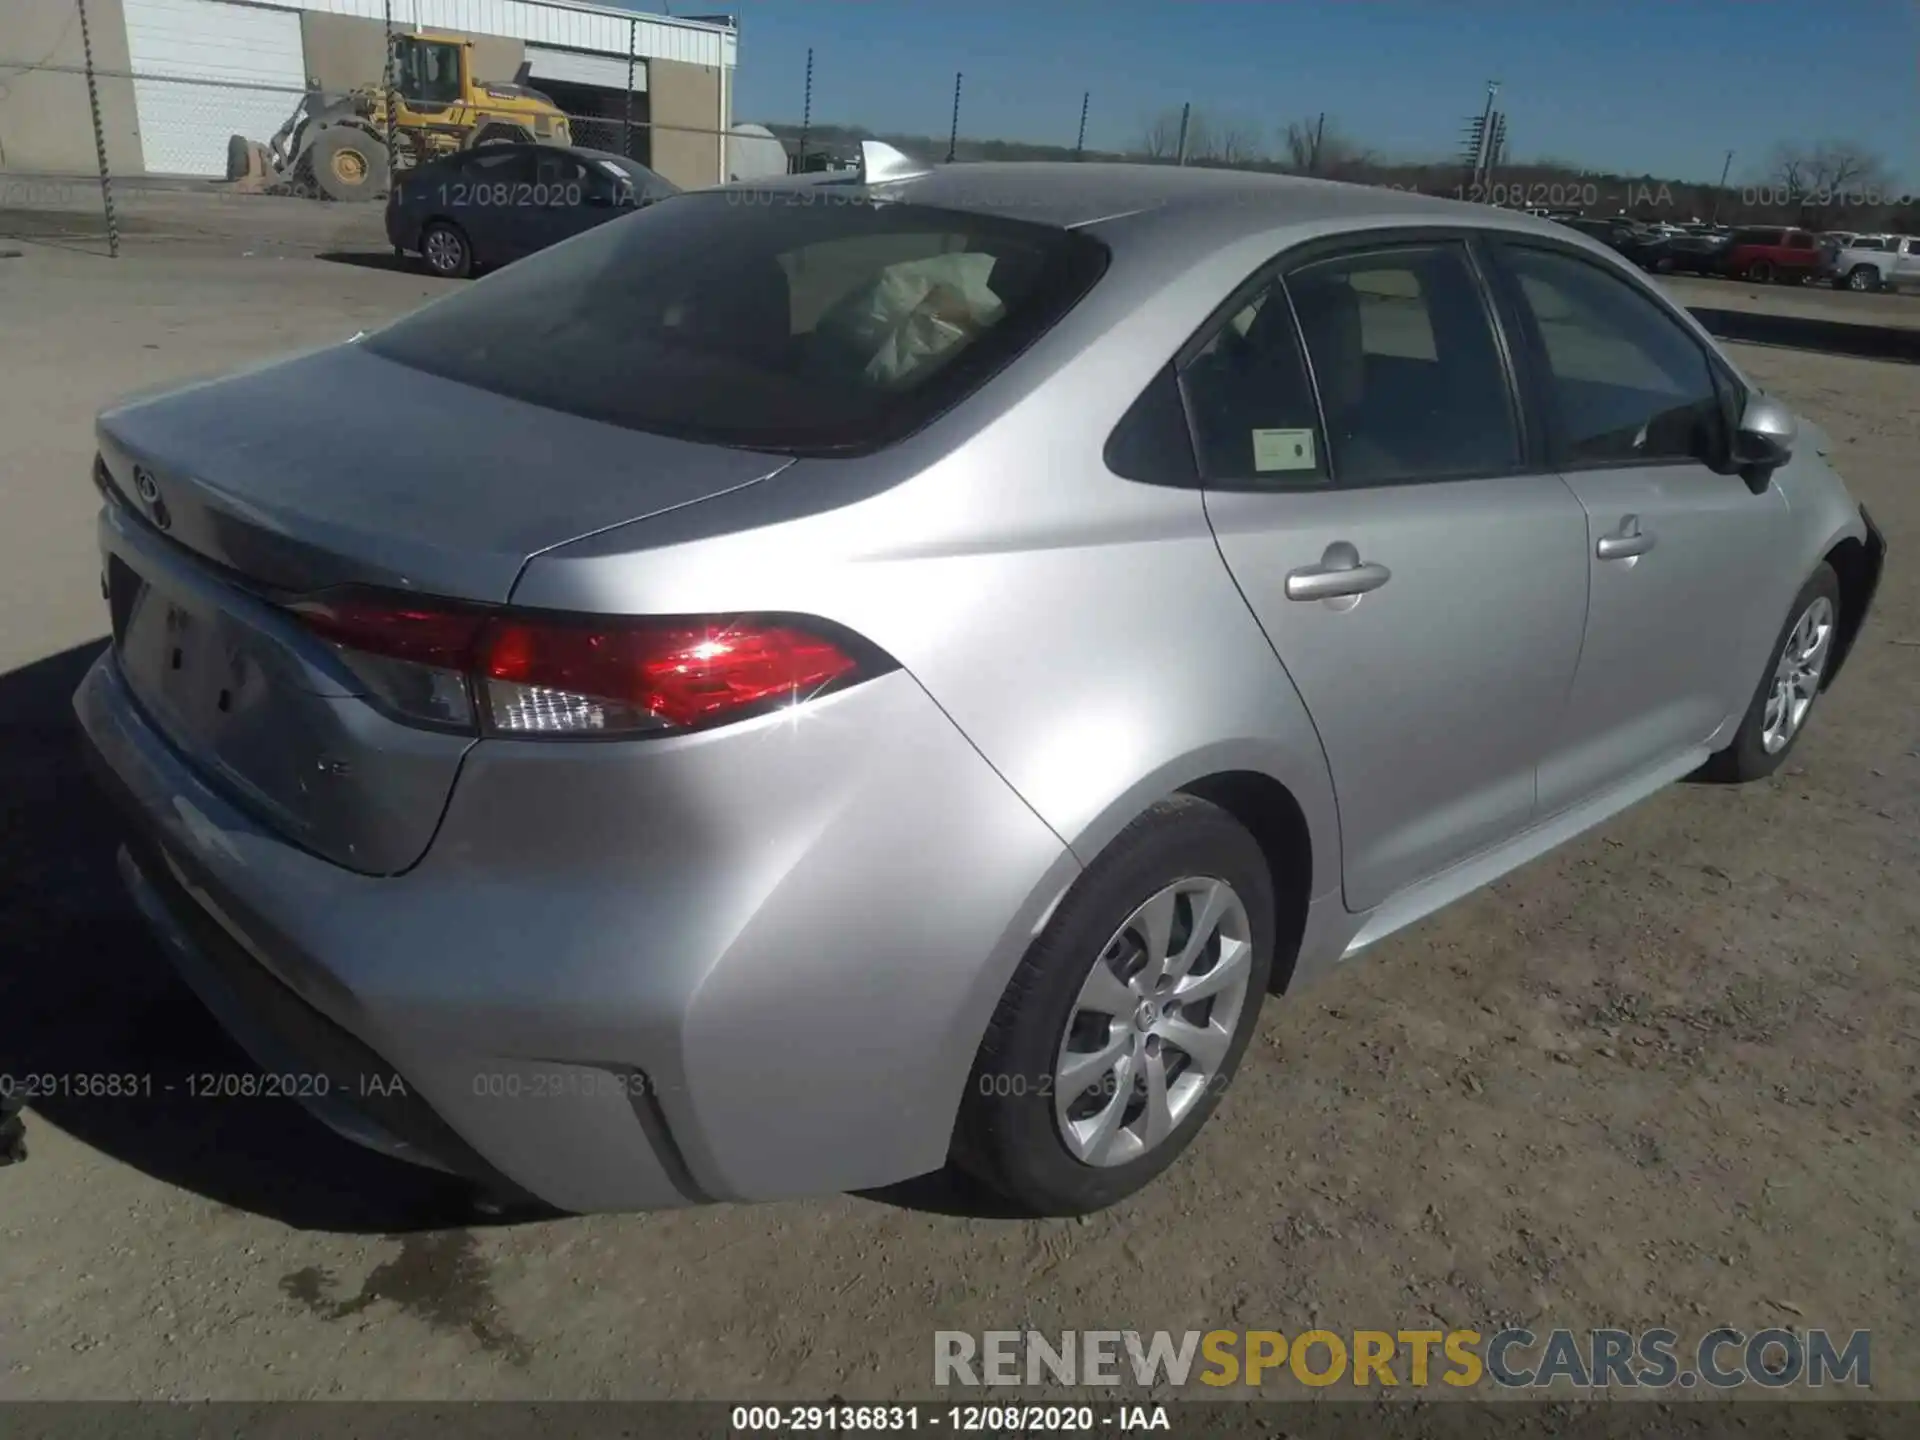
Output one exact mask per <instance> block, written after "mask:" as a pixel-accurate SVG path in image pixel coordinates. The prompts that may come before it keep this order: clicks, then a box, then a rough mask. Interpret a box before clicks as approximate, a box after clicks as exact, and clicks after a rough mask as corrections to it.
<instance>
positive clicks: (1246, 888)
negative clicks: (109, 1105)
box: [953, 795, 1274, 1215]
mask: <svg viewBox="0 0 1920 1440" xmlns="http://www.w3.org/2000/svg"><path fill="white" fill-rule="evenodd" d="M1202 876H1205V877H1212V878H1216V879H1221V880H1224V881H1226V882H1227V884H1229V885H1230V886H1232V887H1233V890H1234V891H1235V893H1236V894H1237V895H1238V896H1239V898H1240V900H1241V903H1242V905H1243V906H1244V907H1245V911H1246V916H1247V921H1248V930H1249V934H1250V941H1251V946H1252V957H1251V962H1250V971H1249V977H1248V984H1247V993H1246V998H1245V1000H1244V1001H1243V1002H1242V1004H1241V1009H1240V1015H1239V1019H1238V1022H1237V1023H1236V1025H1235V1026H1234V1030H1233V1035H1232V1039H1231V1041H1230V1043H1229V1044H1228V1046H1227V1049H1226V1051H1225V1054H1224V1057H1223V1059H1222V1062H1221V1065H1220V1068H1219V1070H1218V1071H1217V1072H1216V1074H1215V1076H1214V1077H1213V1078H1212V1079H1211V1080H1209V1081H1208V1082H1207V1084H1206V1088H1205V1091H1204V1092H1203V1093H1202V1094H1201V1095H1200V1096H1199V1097H1198V1098H1197V1099H1196V1100H1195V1101H1194V1102H1193V1105H1192V1108H1191V1109H1190V1110H1189V1111H1188V1112H1187V1113H1186V1114H1185V1115H1184V1116H1183V1117H1182V1118H1181V1120H1180V1121H1179V1123H1178V1124H1177V1125H1176V1126H1175V1128H1174V1129H1173V1130H1172V1132H1171V1133H1170V1134H1168V1135H1167V1137H1166V1138H1165V1139H1163V1140H1161V1141H1160V1142H1159V1143H1158V1144H1157V1145H1156V1146H1154V1147H1153V1148H1152V1149H1150V1150H1148V1151H1147V1152H1146V1153H1145V1154H1142V1155H1139V1156H1137V1157H1136V1158H1134V1159H1133V1160H1130V1161H1127V1162H1125V1163H1122V1164H1118V1165H1111V1166H1097V1165H1091V1164H1088V1163H1086V1162H1085V1161H1082V1160H1080V1159H1078V1158H1077V1157H1076V1156H1074V1155H1073V1153H1072V1152H1071V1151H1069V1150H1068V1149H1067V1146H1066V1143H1065V1141H1064V1140H1063V1139H1062V1138H1061V1135H1060V1131H1059V1129H1058V1125H1057V1122H1056V1120H1055V1117H1054V1097H1053V1094H1052V1086H1053V1083H1054V1070H1055V1062H1056V1060H1057V1059H1058V1055H1059V1049H1060V1045H1061V1041H1062V1037H1063V1036H1064V1035H1065V1034H1066V1031H1067V1025H1068V1023H1069V1021H1070V1020H1072V1019H1073V1016H1074V1013H1075V1006H1076V1002H1077V1001H1078V999H1079V996H1080V990H1081V986H1082V985H1083V984H1084V983H1085V981H1086V979H1087V977H1088V976H1089V975H1090V974H1091V973H1092V969H1093V966H1094V965H1095V964H1097V963H1098V964H1104V963H1106V961H1105V960H1104V958H1103V955H1104V954H1105V953H1108V952H1109V951H1110V946H1111V943H1112V942H1114V941H1115V940H1117V939H1119V935H1118V932H1119V931H1120V930H1121V927H1122V926H1124V925H1126V923H1127V921H1128V919H1129V917H1130V916H1132V915H1133V913H1134V911H1135V910H1136V909H1137V908H1138V907H1139V906H1141V905H1142V904H1143V903H1145V902H1146V901H1147V900H1148V899H1150V898H1152V897H1153V896H1154V895H1155V894H1156V893H1158V892H1159V891H1161V890H1163V889H1165V888H1167V887H1168V886H1170V885H1172V884H1174V883H1175V882H1177V881H1180V880H1183V879H1188V878H1195V877H1202ZM1189 923H1191V922H1190V921H1189ZM1273 945H1274V897H1273V881H1272V877H1271V875H1270V874H1269V872H1268V869H1267V861H1266V857H1265V855H1264V854H1263V853H1262V852H1261V849H1260V846H1259V845H1258V844H1257V843H1256V842H1255V841H1254V838H1253V837H1252V836H1251V835H1249V834H1248V833H1247V831H1246V830H1245V829H1244V828H1242V827H1241V826H1240V825H1239V823H1238V822H1236V821H1235V820H1234V819H1233V818H1232V817H1231V816H1230V815H1228V814H1227V812H1226V811H1224V810H1222V809H1220V808H1219V807H1218V806H1216V805H1212V804H1210V803H1208V802H1207V801H1204V800H1200V799H1197V798H1195V797H1192V796H1186V795H1180V796H1174V797H1172V798H1171V799H1168V800H1163V801H1161V802H1160V803H1159V804H1157V805H1155V806H1154V807H1153V808H1152V809H1150V810H1148V811H1147V812H1146V813H1145V814H1144V815H1142V816H1140V817H1139V818H1138V819H1137V820H1135V821H1134V822H1133V823H1132V824H1131V825H1129V826H1128V827H1127V828H1126V829H1125V830H1124V831H1122V832H1121V833H1120V835H1119V836H1118V838H1116V839H1115V840H1114V842H1113V843H1112V844H1111V845H1110V846H1108V847H1107V849H1106V850H1105V851H1104V852H1103V853H1102V854H1101V855H1100V856H1099V858H1098V859H1096V860H1095V861H1094V862H1093V864H1092V865H1091V866H1089V867H1088V868H1087V871H1086V873H1085V874H1084V875H1082V876H1081V877H1080V879H1079V880H1078V881H1076V882H1075V884H1074V886H1073V888H1072V890H1070V891H1069V892H1068V894H1067V896H1066V898H1065V899H1064V900H1063V901H1061V903H1060V907H1059V909H1058V910H1057V911H1055V913H1054V916H1053V918H1052V919H1051V920H1050V921H1049V922H1048V924H1047V928H1046V930H1045V931H1044V932H1043V933H1042V934H1041V936H1040V937H1039V938H1038V939H1037V940H1035V941H1034V943H1033V946H1032V948H1031V949H1029V950H1028V952H1027V954H1026V956H1025V958H1024V959H1023V960H1022V961H1021V962H1020V968H1019V969H1018V970H1016V971H1015V972H1014V975H1013V978H1012V980H1010V981H1009V982H1008V984H1007V989H1006V993H1005V994H1004V995H1003V996H1002V997H1001V999H1000V1005H999V1008H998V1009H997V1010H995V1011H994V1015H993V1020H992V1022H991V1023H990V1024H989V1025H988V1026H987V1033H986V1036H985V1038H984V1039H983V1040H982V1041H981V1043H980V1050H979V1054H978V1056H977V1058H976V1059H975V1061H974V1067H973V1074H972V1075H971V1076H970V1077H969V1080H968V1085H967V1094H966V1097H965V1098H964V1100H963V1101H962V1102H961V1107H960V1117H959V1123H958V1125H957V1127H956V1130H955V1134H954V1146H953V1160H954V1162H955V1164H956V1165H957V1166H958V1167H959V1168H960V1169H961V1170H963V1171H965V1172H966V1173H967V1174H969V1175H971V1176H972V1177H973V1178H974V1179H976V1180H978V1181H980V1182H981V1183H983V1184H985V1185H986V1186H988V1187H989V1188H990V1189H992V1190H994V1191H996V1192H998V1193H999V1194H1000V1195H1001V1196H1003V1197H1005V1198H1006V1199H1007V1200H1009V1201H1011V1202H1012V1203H1013V1204H1014V1205H1015V1206H1017V1207H1018V1208H1020V1209H1021V1210H1023V1211H1025V1212H1027V1213H1029V1214H1033V1215H1084V1214H1087V1213H1089V1212H1091V1211H1095V1210H1100V1209H1103V1208H1105V1207H1106V1206H1108V1205H1112V1204H1113V1203H1115V1202H1116V1201H1118V1200H1121V1199H1124V1198H1125V1197H1126V1196H1128V1195H1131V1194H1133V1193H1134V1192H1135V1191H1137V1190H1139V1189H1140V1188H1142V1187H1143V1186H1145V1185H1146V1184H1147V1183H1148V1182H1149V1181H1150V1180H1152V1179H1153V1178H1154V1177H1155V1176H1156V1175H1158V1174H1159V1173H1160V1172H1161V1171H1163V1170H1165V1169H1166V1168H1167V1167H1168V1166H1169V1165H1171V1164H1172V1163H1173V1162H1174V1161H1175V1160H1176V1159H1177V1158H1179V1155H1180V1153H1181V1151H1183V1150H1184V1149H1185V1148H1186V1147H1187V1145H1188V1144H1189V1143H1190V1142H1191V1141H1192V1139H1193V1137H1194V1135H1196V1134H1197V1133H1198V1132H1199V1130H1200V1127H1201V1126H1202V1125H1204V1124H1205V1123H1206V1120H1207V1116H1208V1115H1210V1114H1211V1113H1212V1112H1213V1108H1214V1106H1215V1105H1217V1104H1218V1103H1219V1101H1220V1097H1221V1095H1222V1094H1223V1093H1224V1091H1225V1089H1226V1087H1227V1085H1228V1084H1229V1083H1230V1082H1231V1081H1232V1078H1233V1074H1234V1071H1235V1070H1236V1069H1237V1068H1238V1066H1239V1063H1240V1057H1241V1056H1242V1055H1243V1054H1244V1053H1245V1051H1246V1048H1247V1043H1248V1041H1249V1040H1250V1039H1251V1038H1252V1035H1253V1031H1254V1027H1255V1025H1256V1024H1257V1023H1258V1019H1259V1011H1260V1002H1261V1000H1262V999H1263V998H1264V997H1265V995H1266V991H1267V985H1268V982H1269V978H1270V977H1271V975H1272V971H1273Z"/></svg>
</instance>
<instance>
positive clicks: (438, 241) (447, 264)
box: [427, 230, 466, 275]
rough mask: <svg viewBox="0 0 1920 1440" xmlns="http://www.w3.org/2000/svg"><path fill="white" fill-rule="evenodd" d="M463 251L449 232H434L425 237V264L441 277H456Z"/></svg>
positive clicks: (457, 239) (457, 238)
mask: <svg viewBox="0 0 1920 1440" xmlns="http://www.w3.org/2000/svg"><path fill="white" fill-rule="evenodd" d="M465 249H466V247H465V246H463V245H462V244H461V243H460V237H459V236H458V235H455V234H454V233H453V232H452V231H451V230H435V231H434V232H433V233H432V234H431V235H429V236H427V264H428V265H430V266H432V267H433V269H435V270H436V271H438V272H439V273H440V274H442V275H457V274H459V273H460V265H461V262H462V261H463V260H464V259H465Z"/></svg>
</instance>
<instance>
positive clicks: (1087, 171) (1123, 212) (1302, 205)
mask: <svg viewBox="0 0 1920 1440" xmlns="http://www.w3.org/2000/svg"><path fill="white" fill-rule="evenodd" d="M821 185H833V186H835V187H846V188H847V189H848V190H849V191H850V192H852V193H853V194H856V195H860V196H863V197H872V198H874V199H891V200H898V201H903V202H907V203H912V204H921V205H933V206H939V207H941V208H944V209H951V210H964V211H970V212H975V213H982V214H991V215H998V216H1002V217H1005V218H1008V219H1017V220H1029V221H1033V222H1035V223H1037V224H1042V225H1052V226H1058V227H1061V228H1066V229H1079V228H1083V227H1091V226H1097V225H1101V224H1102V223H1103V222H1112V221H1115V220H1119V219H1122V218H1130V217H1136V216H1154V217H1161V218H1164V219H1165V220H1167V221H1168V222H1171V223H1177V222H1179V221H1182V220H1189V219H1190V220H1193V221H1195V222H1200V223H1203V224H1204V227H1205V232H1206V234H1207V235H1208V236H1209V237H1210V238H1212V239H1215V240H1217V241H1220V242H1222V243H1224V242H1226V241H1229V240H1232V239H1235V238H1238V237H1239V236H1242V235H1249V234H1255V233H1261V232H1267V231H1272V230H1275V229H1280V228H1285V227H1287V226H1291V225H1298V226H1300V227H1302V228H1303V229H1312V230H1325V229H1328V228H1340V227H1341V226H1342V225H1343V224H1345V223H1351V224H1352V225H1353V226H1354V227H1355V228H1368V229H1371V228H1376V227H1383V226H1394V225H1404V226H1416V227H1417V226H1441V225H1462V224H1464V225H1474V226H1489V225H1493V226H1501V227H1506V228H1512V229H1515V230H1527V231H1532V232H1535V233H1539V234H1548V235H1552V234H1559V233H1562V231H1561V227H1560V226H1559V225H1558V224H1557V223H1555V222H1553V221H1550V220H1545V219H1542V218H1540V217H1537V216H1531V215H1525V214H1522V213H1520V212H1519V211H1516V210H1497V209H1494V208H1492V207H1490V206H1486V205H1472V204H1466V203H1463V202H1461V201H1457V200H1447V199H1442V198H1440V197H1438V196H1433V195H1421V194H1416V193H1414V192H1412V191H1407V190H1396V189H1391V188H1388V187H1386V186H1374V185H1351V184H1346V183H1343V182H1340V181H1335V180H1318V179H1309V178H1306V177H1304V176H1297V175H1270V174H1264V173H1260V172H1255V171H1245V170H1221V169H1214V168H1210V167H1202V166H1183V165H1148V164H1106V163H1101V164H1074V163H1072V162H1046V161H1007V162H981V163H977V164H959V165H940V166H934V167H931V168H930V169H928V170H927V171H925V172H924V173H921V174H915V175H909V176H904V177H902V178H900V179H897V180H886V181H880V182H876V183H874V184H871V185H867V186H862V185H860V184H859V182H858V180H857V178H850V177H848V176H847V175H846V174H844V173H842V174H832V173H829V174H812V175H790V176H776V177H773V178H771V179H763V180H751V181H738V182H735V183H734V184H733V185H731V186H725V187H720V188H723V189H739V190H749V189H751V190H764V189H768V188H773V189H788V188H794V189H799V188H810V187H813V186H821Z"/></svg>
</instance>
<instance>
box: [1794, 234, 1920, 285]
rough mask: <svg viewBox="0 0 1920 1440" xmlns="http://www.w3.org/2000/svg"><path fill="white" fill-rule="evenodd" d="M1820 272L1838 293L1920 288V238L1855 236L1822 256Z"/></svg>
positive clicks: (1905, 236) (1907, 236)
mask: <svg viewBox="0 0 1920 1440" xmlns="http://www.w3.org/2000/svg"><path fill="white" fill-rule="evenodd" d="M1819 273H1820V275H1821V277H1822V278H1824V279H1826V280H1827V281H1828V282H1829V283H1831V284H1832V286H1833V287H1834V289H1836V290H1839V289H1847V290H1893V289H1897V288H1899V287H1901V286H1910V285H1920V237H1915V236H1912V235H1856V236H1854V237H1853V239H1852V240H1851V241H1849V242H1848V243H1847V244H1846V245H1845V246H1844V247H1841V248H1839V249H1836V250H1833V251H1831V252H1828V253H1825V254H1822V256H1821V257H1820V272H1819Z"/></svg>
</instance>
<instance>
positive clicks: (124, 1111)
mask: <svg viewBox="0 0 1920 1440" xmlns="http://www.w3.org/2000/svg"><path fill="white" fill-rule="evenodd" d="M100 644H101V642H98V641H96V642H94V643H92V644H88V645H81V646H76V647H75V648H74V649H72V650H68V651H65V652H63V653H62V654H59V655H55V656H52V657H50V658H48V659H45V660H41V661H38V662H36V663H34V664H31V665H28V666H26V667H24V668H22V669H19V670H14V671H12V672H10V673H7V674H4V675H0V794H4V795H5V796H6V797H7V802H6V805H5V807H4V812H3V813H0V875H3V876H4V877H5V879H4V881H0V884H4V886H5V891H4V901H3V902H0V1075H7V1076H11V1077H13V1079H14V1082H15V1084H16V1086H23V1085H24V1086H27V1087H30V1088H31V1089H33V1090H37V1091H48V1092H50V1093H45V1094H40V1095H36V1097H35V1098H32V1099H30V1100H29V1102H28V1109H27V1130H28V1145H29V1158H28V1160H27V1162H26V1164H25V1166H24V1167H23V1168H22V1169H20V1170H18V1171H11V1172H8V1178H9V1181H10V1183H15V1184H18V1183H21V1181H22V1179H23V1178H24V1177H25V1176H26V1175H28V1174H30V1173H31V1171H32V1167H33V1166H34V1165H35V1164H36V1163H38V1162H37V1161H36V1159H35V1158H33V1156H32V1144H33V1131H34V1129H35V1128H36V1126H37V1125H40V1124H51V1125H54V1126H57V1127H58V1128H59V1129H61V1130H63V1131H65V1132H66V1133H67V1134H69V1135H72V1136H73V1137H75V1138H76V1139H78V1140H80V1141H81V1142H83V1143H84V1144H86V1145H89V1146H91V1147H93V1148H94V1149H95V1150H98V1151H100V1152H101V1153H102V1154H104V1155H107V1156H110V1157H112V1158H113V1159H115V1160H118V1161H121V1162H122V1163H124V1164H127V1165H131V1166H133V1167H135V1168H136V1169H139V1170H142V1171H144V1172H145V1173H147V1174H148V1175H151V1176H153V1177H154V1178H156V1179H159V1180H163V1181H165V1182H167V1183H168V1184H171V1185H178V1186H180V1187H182V1188H183V1189H187V1190H191V1191H194V1192H195V1193H197V1194H200V1195H204V1196H206V1197H207V1198H208V1199H210V1200H214V1201H217V1202H219V1203H220V1204H223V1205H230V1206H233V1207H235V1208H236V1209H241V1210H247V1211H252V1212H254V1213H256V1214H261V1215H266V1216H269V1217H271V1218H274V1219H277V1220H280V1221H282V1222H284V1223H286V1224H288V1225H293V1226H296V1227H299V1228H301V1229H310V1230H328V1231H345V1232H362V1233H378V1234H392V1233H397V1232H406V1231H415V1230H426V1229H439V1228H443V1227H446V1226H449V1225H468V1224H472V1223H474V1222H475V1220H476V1218H477V1217H476V1215H475V1212H474V1209H473V1199H474V1197H473V1193H472V1191H471V1189H470V1188H469V1187H468V1186H467V1185H466V1184H465V1183H464V1182H460V1181H455V1180H453V1179H451V1178H448V1177H443V1176H441V1175H438V1174H436V1173H434V1172H432V1171H427V1170H421V1169H418V1168H416V1167H414V1166H411V1165H405V1164H402V1163H400V1162H399V1161H396V1160H389V1159H386V1158H385V1157H383V1156H380V1155H376V1154H374V1153H372V1152H371V1151H367V1150H363V1149H361V1148H360V1147H359V1146H357V1145H353V1144H350V1143H348V1142H347V1141H345V1140H342V1139H340V1138H338V1137H337V1136H335V1135H334V1134H333V1132H332V1131H330V1130H328V1129H327V1128H326V1127H325V1126H323V1125H321V1124H320V1123H319V1121H317V1120H315V1119H313V1118H312V1117H311V1116H309V1115H308V1114H307V1113H306V1112H305V1111H304V1110H302V1109H301V1108H300V1107H299V1106H298V1105H296V1104H295V1103H293V1102H292V1101H290V1100H285V1099H280V1098H273V1099H246V1098H239V1097H233V1098H225V1099H206V1098H194V1096H193V1095H191V1094H189V1093H188V1090H189V1087H190V1086H193V1085H194V1083H195V1082H194V1078H193V1077H196V1076H203V1075H208V1074H212V1075H223V1074H224V1075H236V1074H237V1075H251V1074H254V1073H257V1067H255V1066H254V1064H253V1063H252V1061H251V1060H249V1059H248V1058H247V1056H246V1055H245V1054H244V1053H243V1052H241V1051H240V1050H239V1049H238V1047H236V1046H235V1045H234V1044H233V1042H231V1041H230V1040H228V1039H227V1037H226V1035H225V1033H224V1032H223V1031H222V1030H221V1029H220V1028H219V1027H218V1026H217V1025H216V1024H215V1023H214V1021H213V1018H212V1017H211V1016H210V1015H209V1014H208V1013H207V1012H206V1010H205V1009H204V1008H202V1007H201V1005H200V1002H199V1001H198V1000H197V999H196V998H195V997H194V995H193V994H192V992H191V991H189V990H188V989H187V988H186V986H185V985H184V984H183V983H182V982H181V981H179V980H178V979H176V978H175V977H174V974H173V970H172V967H171V966H170V965H169V964H168V963H167V961H166V959H165V957H164V956H163V955H162V954H161V952H160V950H159V948H158V946H157V945H155V944H154V943H153V941H152V940H150V939H149V938H148V936H147V934H146V932H145V930H144V928H143V927H142V925H141V922H140V920H139V918H138V916H137V915H136V914H135V912H134V910H133V908H132V905H131V904H130V903H129V902H128V901H127V900H126V898H125V896H124V895H123V893H122V891H121V888H120V883H119V879H118V877H117V875H116V873H115V869H114V853H115V851H116V849H117V848H118V844H119V841H118V838H117V834H116V826H117V818H116V817H115V816H114V814H113V812H112V810H111V808H110V807H109V806H108V804H107V803H106V802H105V800H104V799H102V798H100V797H99V796H98V795H97V794H96V792H95V790H94V787H93V784H92V782H91V780H90V779H89V777H88V776H87V774H86V773H85V770H84V767H83V765H82V762H81V758H80V757H81V752H80V739H79V732H78V729H77V727H76V725H75V723H74V721H73V717H72V710H71V709H70V708H69V697H70V696H71V695H72V694H73V691H74V688H75V686H77V685H78V684H79V683H80V678H81V676H82V675H83V674H84V673H85V671H86V669H87V666H88V665H89V664H91V663H92V661H93V658H94V656H96V655H97V654H98V653H99V651H100ZM115 1075H118V1076H125V1077H132V1079H133V1081H134V1082H135V1088H137V1089H139V1090H141V1091H146V1092H150V1093H143V1094H140V1095H138V1096H134V1097H131V1098H126V1097H123V1098H112V1097H110V1096H90V1095H86V1094H83V1093H76V1092H79V1091H82V1090H84V1089H86V1088H89V1087H90V1082H89V1081H88V1080H87V1078H86V1077H92V1076H115ZM93 1088H97V1087H93ZM63 1090H64V1091H65V1093H61V1092H62V1091H63Z"/></svg>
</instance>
